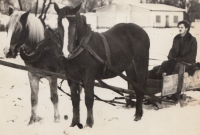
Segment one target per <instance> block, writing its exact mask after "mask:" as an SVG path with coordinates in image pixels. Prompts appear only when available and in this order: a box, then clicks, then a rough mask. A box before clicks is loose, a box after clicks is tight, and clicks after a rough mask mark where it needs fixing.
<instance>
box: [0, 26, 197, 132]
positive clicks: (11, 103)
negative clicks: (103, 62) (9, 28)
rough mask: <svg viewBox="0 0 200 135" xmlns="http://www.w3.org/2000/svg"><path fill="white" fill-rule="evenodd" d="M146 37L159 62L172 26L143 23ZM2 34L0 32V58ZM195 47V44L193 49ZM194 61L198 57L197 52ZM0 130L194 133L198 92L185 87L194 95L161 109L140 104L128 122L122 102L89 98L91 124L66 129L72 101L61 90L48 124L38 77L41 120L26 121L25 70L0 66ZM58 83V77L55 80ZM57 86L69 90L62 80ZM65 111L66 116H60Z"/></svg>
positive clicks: (48, 106)
mask: <svg viewBox="0 0 200 135" xmlns="http://www.w3.org/2000/svg"><path fill="white" fill-rule="evenodd" d="M145 30H146V31H147V33H148V35H149V37H150V40H151V48H150V58H155V59H159V60H160V61H150V67H149V69H151V68H152V66H155V65H158V64H160V63H161V62H162V61H163V60H166V59H167V54H168V51H169V49H170V48H171V45H172V40H173V37H174V36H175V35H176V34H177V33H178V29H174V28H173V29H153V28H145ZM191 33H192V34H193V35H194V36H195V37H196V38H197V41H198V42H199V43H200V30H199V29H191ZM5 38H6V34H5V33H0V57H1V56H3V53H2V51H1V50H2V49H3V45H4V43H5V40H4V39H5ZM199 50H200V49H199ZM3 60H5V61H9V62H13V63H17V64H22V65H23V61H22V60H21V59H20V58H19V57H17V58H16V59H3ZM197 61H198V62H200V51H198V56H197ZM0 77H1V78H0V110H1V111H0V135H63V134H64V132H65V134H66V135H200V128H199V125H200V92H198V91H190V92H186V93H185V94H187V96H191V97H193V98H194V99H196V100H195V101H193V102H190V103H188V105H187V106H185V107H181V106H180V104H176V105H166V106H164V107H163V109H160V110H157V111H156V110H155V109H154V107H152V106H150V105H144V115H143V117H142V120H141V121H138V122H135V121H133V115H134V113H135V108H125V107H124V106H123V105H118V106H111V105H109V104H106V103H104V102H100V101H95V102H94V126H93V128H91V129H90V128H85V129H82V130H81V129H78V128H77V127H74V128H69V126H70V124H71V120H72V104H71V100H70V98H69V97H68V96H66V95H65V94H63V93H62V92H60V91H59V92H58V95H59V111H60V115H61V120H60V123H54V122H53V121H54V116H53V105H52V103H51V101H50V91H49V86H48V82H47V80H45V79H42V80H41V81H42V82H41V83H40V91H39V104H38V109H37V110H38V111H37V113H38V115H39V116H40V117H42V118H43V120H42V121H41V122H38V123H35V124H33V125H30V126H28V125H27V124H28V122H29V119H30V115H31V103H30V93H31V91H30V88H29V81H28V75H27V72H25V71H21V70H17V69H12V68H8V67H5V66H1V65H0ZM59 82H60V80H59ZM106 82H107V83H109V84H111V85H115V86H119V87H123V88H126V87H127V84H126V82H125V81H123V80H121V79H120V78H118V77H117V78H114V79H111V80H107V81H106ZM63 89H64V90H65V91H66V92H68V93H69V87H68V86H67V83H66V82H65V84H63ZM95 94H96V95H98V96H99V97H101V98H103V99H110V100H111V99H113V98H114V97H115V96H119V95H117V94H116V93H114V92H112V91H110V90H106V89H101V88H95ZM80 110H81V112H80V114H81V123H82V124H83V125H85V120H86V115H87V114H86V107H85V103H84V93H82V94H81V103H80ZM64 115H68V120H65V119H64Z"/></svg>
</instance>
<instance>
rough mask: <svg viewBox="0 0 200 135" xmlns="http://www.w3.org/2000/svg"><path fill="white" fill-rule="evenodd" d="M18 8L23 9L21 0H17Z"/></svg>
mask: <svg viewBox="0 0 200 135" xmlns="http://www.w3.org/2000/svg"><path fill="white" fill-rule="evenodd" d="M18 3H19V7H20V10H21V11H23V8H22V3H21V0H18Z"/></svg>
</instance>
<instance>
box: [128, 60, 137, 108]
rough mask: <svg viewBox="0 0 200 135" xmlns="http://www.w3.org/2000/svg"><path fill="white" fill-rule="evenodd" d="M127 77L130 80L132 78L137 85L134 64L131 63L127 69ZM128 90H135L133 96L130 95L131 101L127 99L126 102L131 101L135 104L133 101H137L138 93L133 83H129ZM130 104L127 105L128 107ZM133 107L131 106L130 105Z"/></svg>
mask: <svg viewBox="0 0 200 135" xmlns="http://www.w3.org/2000/svg"><path fill="white" fill-rule="evenodd" d="M125 72H126V75H127V77H128V78H130V79H131V80H133V81H134V82H135V83H137V74H136V72H135V69H134V65H133V63H131V64H130V65H129V66H128V68H127V69H126V71H125ZM128 89H129V90H133V94H130V98H129V99H126V100H129V101H131V102H133V101H132V100H131V99H135V98H136V93H135V90H134V88H133V86H132V84H131V83H129V82H128ZM128 105H129V104H128V103H127V107H128ZM130 105H131V104H130ZM131 106H134V105H131Z"/></svg>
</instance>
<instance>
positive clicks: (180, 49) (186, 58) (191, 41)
mask: <svg viewBox="0 0 200 135" xmlns="http://www.w3.org/2000/svg"><path fill="white" fill-rule="evenodd" d="M196 55H197V41H196V38H195V37H193V36H192V35H191V34H190V33H186V35H185V36H184V37H181V36H180V34H178V35H176V36H175V37H174V40H173V45H172V48H171V49H170V51H169V54H168V59H169V60H168V61H164V62H163V63H162V64H161V65H160V66H158V68H155V69H157V71H156V72H157V73H160V74H162V73H164V72H165V73H167V75H170V74H172V73H175V72H174V71H177V70H178V69H175V67H176V68H177V66H176V65H177V64H178V63H179V62H186V63H190V64H192V66H187V65H186V69H185V70H186V71H188V70H190V69H191V68H192V67H193V66H194V65H195V63H196ZM155 69H154V70H155ZM154 72H155V71H154Z"/></svg>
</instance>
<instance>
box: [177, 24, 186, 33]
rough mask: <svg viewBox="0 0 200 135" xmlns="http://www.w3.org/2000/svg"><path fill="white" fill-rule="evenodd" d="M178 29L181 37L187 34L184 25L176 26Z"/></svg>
mask: <svg viewBox="0 0 200 135" xmlns="http://www.w3.org/2000/svg"><path fill="white" fill-rule="evenodd" d="M178 29H179V33H180V34H181V35H184V34H185V33H186V32H187V30H188V28H185V25H184V24H180V25H179V26H178Z"/></svg>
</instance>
